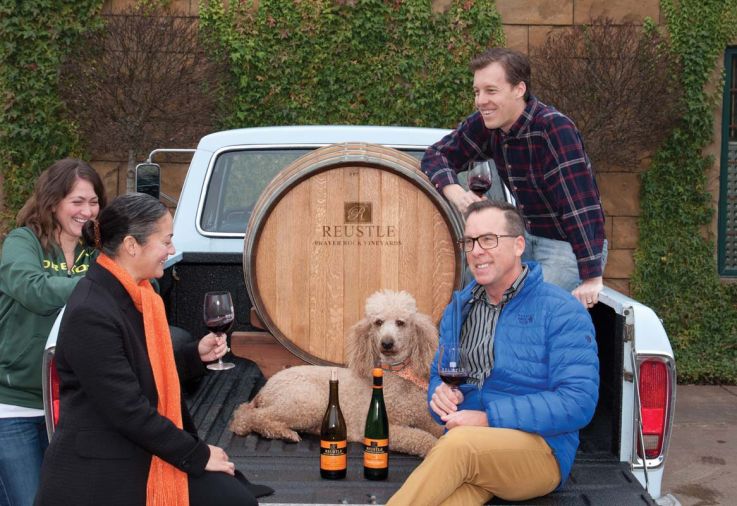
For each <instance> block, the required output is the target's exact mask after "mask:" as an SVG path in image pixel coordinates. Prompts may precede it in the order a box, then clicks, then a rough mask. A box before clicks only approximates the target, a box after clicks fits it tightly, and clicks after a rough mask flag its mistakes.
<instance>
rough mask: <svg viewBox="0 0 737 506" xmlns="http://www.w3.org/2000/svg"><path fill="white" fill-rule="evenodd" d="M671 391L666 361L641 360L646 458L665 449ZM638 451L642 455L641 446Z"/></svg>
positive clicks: (654, 455) (643, 433) (656, 454)
mask: <svg viewBox="0 0 737 506" xmlns="http://www.w3.org/2000/svg"><path fill="white" fill-rule="evenodd" d="M670 393H671V385H670V375H669V374H668V368H667V366H666V364H665V362H662V361H659V360H645V361H643V362H641V363H640V404H641V410H642V436H643V441H644V446H645V458H648V459H653V458H657V457H658V456H659V455H660V454H661V452H662V450H663V441H664V438H665V431H666V426H667V425H666V424H667V416H668V410H669V409H670V406H669V405H668V404H669V400H670ZM638 453H639V454H640V457H642V452H641V449H640V448H638Z"/></svg>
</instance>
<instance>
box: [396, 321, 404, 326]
mask: <svg viewBox="0 0 737 506" xmlns="http://www.w3.org/2000/svg"><path fill="white" fill-rule="evenodd" d="M394 323H396V324H397V327H404V320H397V321H396V322H394Z"/></svg>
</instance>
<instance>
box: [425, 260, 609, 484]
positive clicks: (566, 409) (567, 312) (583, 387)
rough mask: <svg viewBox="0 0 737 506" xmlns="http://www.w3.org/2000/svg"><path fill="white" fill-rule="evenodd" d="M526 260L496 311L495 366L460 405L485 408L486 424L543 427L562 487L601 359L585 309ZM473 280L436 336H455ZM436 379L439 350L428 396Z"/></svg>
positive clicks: (590, 409) (467, 388) (594, 395)
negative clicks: (516, 288) (523, 275)
mask: <svg viewBox="0 0 737 506" xmlns="http://www.w3.org/2000/svg"><path fill="white" fill-rule="evenodd" d="M528 266H529V268H530V272H529V273H528V275H527V279H526V280H525V283H524V285H523V287H522V289H521V290H520V292H519V293H517V295H516V296H515V297H513V298H512V299H511V300H510V301H509V302H508V303H507V304H506V305H505V306H504V307H503V308H502V311H501V314H500V316H499V321H498V324H497V328H496V334H495V338H494V352H493V353H494V369H493V370H492V373H491V375H490V376H489V377H488V378H486V381H484V384H483V385H481V387H480V388H479V387H477V386H474V385H462V386H461V390H462V392H463V395H464V397H465V398H464V401H463V403H462V404H461V405H460V406H459V409H474V410H482V411H486V415H487V417H488V421H489V426H490V427H503V428H508V429H518V430H522V431H525V432H532V433H536V434H540V435H541V436H542V437H543V438H545V441H546V442H547V443H548V445H549V446H550V448H551V449H552V450H553V453H554V455H555V458H556V459H557V460H558V466H559V467H560V475H561V482H560V484H559V487H560V485H562V484H563V483H564V482H565V480H566V479H567V478H568V475H569V473H570V472H571V467H572V466H573V459H574V457H575V455H576V448H577V447H578V431H579V429H581V428H582V427H585V426H586V424H588V423H589V421H591V418H592V417H593V415H594V408H595V407H596V402H597V400H598V396H599V359H598V356H597V348H596V339H595V334H594V326H593V323H592V322H591V317H590V316H589V314H588V312H587V311H586V310H585V309H584V307H583V306H582V305H581V303H579V302H578V301H577V300H576V299H574V298H573V296H571V294H569V293H567V292H565V291H564V290H562V289H561V288H558V287H557V286H554V285H551V284H549V283H545V282H543V279H542V270H541V269H540V266H539V265H537V263H535V262H530V263H529V264H528ZM474 286H476V282H473V283H471V284H470V285H469V286H467V287H466V288H465V289H464V290H462V291H460V292H456V293H454V294H453V299H452V300H451V302H450V304H449V305H448V307H447V308H446V309H445V312H444V314H443V319H442V320H441V322H440V340H441V342H442V341H446V340H449V339H451V338H453V337H454V336H460V332H461V327H462V324H463V322H464V321H465V319H466V317H467V316H468V313H469V310H470V309H471V304H469V301H470V300H471V291H472V290H473V288H474ZM440 383H441V380H440V378H439V376H438V371H437V355H436V356H435V360H434V361H433V365H432V371H431V375H430V388H429V389H428V402H429V398H430V397H431V396H432V392H434V391H435V388H436V387H437V386H438V385H439V384H440ZM430 413H431V414H432V415H433V417H434V418H435V420H436V421H437V422H438V423H441V424H442V423H443V422H442V421H441V420H440V418H439V417H437V415H435V414H434V413H433V412H432V410H431V411H430Z"/></svg>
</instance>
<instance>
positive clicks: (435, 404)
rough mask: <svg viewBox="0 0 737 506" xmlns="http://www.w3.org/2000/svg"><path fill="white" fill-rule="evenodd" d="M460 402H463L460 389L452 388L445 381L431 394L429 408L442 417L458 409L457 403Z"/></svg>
mask: <svg viewBox="0 0 737 506" xmlns="http://www.w3.org/2000/svg"><path fill="white" fill-rule="evenodd" d="M461 402H463V394H462V393H461V391H460V390H454V389H452V388H450V387H449V386H448V385H446V384H445V383H441V384H439V385H438V387H437V388H436V389H435V393H433V394H432V398H431V399H430V409H432V410H433V412H434V413H435V414H436V415H438V416H439V417H440V418H442V417H444V416H446V415H449V414H451V413H455V412H456V411H458V405H459V404H460V403H461Z"/></svg>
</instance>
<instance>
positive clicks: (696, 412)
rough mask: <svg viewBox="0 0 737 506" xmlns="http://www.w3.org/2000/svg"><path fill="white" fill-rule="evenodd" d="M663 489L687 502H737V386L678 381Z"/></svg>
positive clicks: (690, 505) (686, 505)
mask: <svg viewBox="0 0 737 506" xmlns="http://www.w3.org/2000/svg"><path fill="white" fill-rule="evenodd" d="M662 492H663V494H668V493H670V494H672V495H673V496H675V498H676V499H678V501H679V502H680V503H681V504H682V505H683V506H710V505H725V506H733V505H737V386H726V387H724V386H696V385H679V386H678V391H677V396H676V417H675V422H674V425H673V437H672V439H671V446H670V450H669V452H668V460H667V462H666V468H665V476H664V480H663V487H662Z"/></svg>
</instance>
